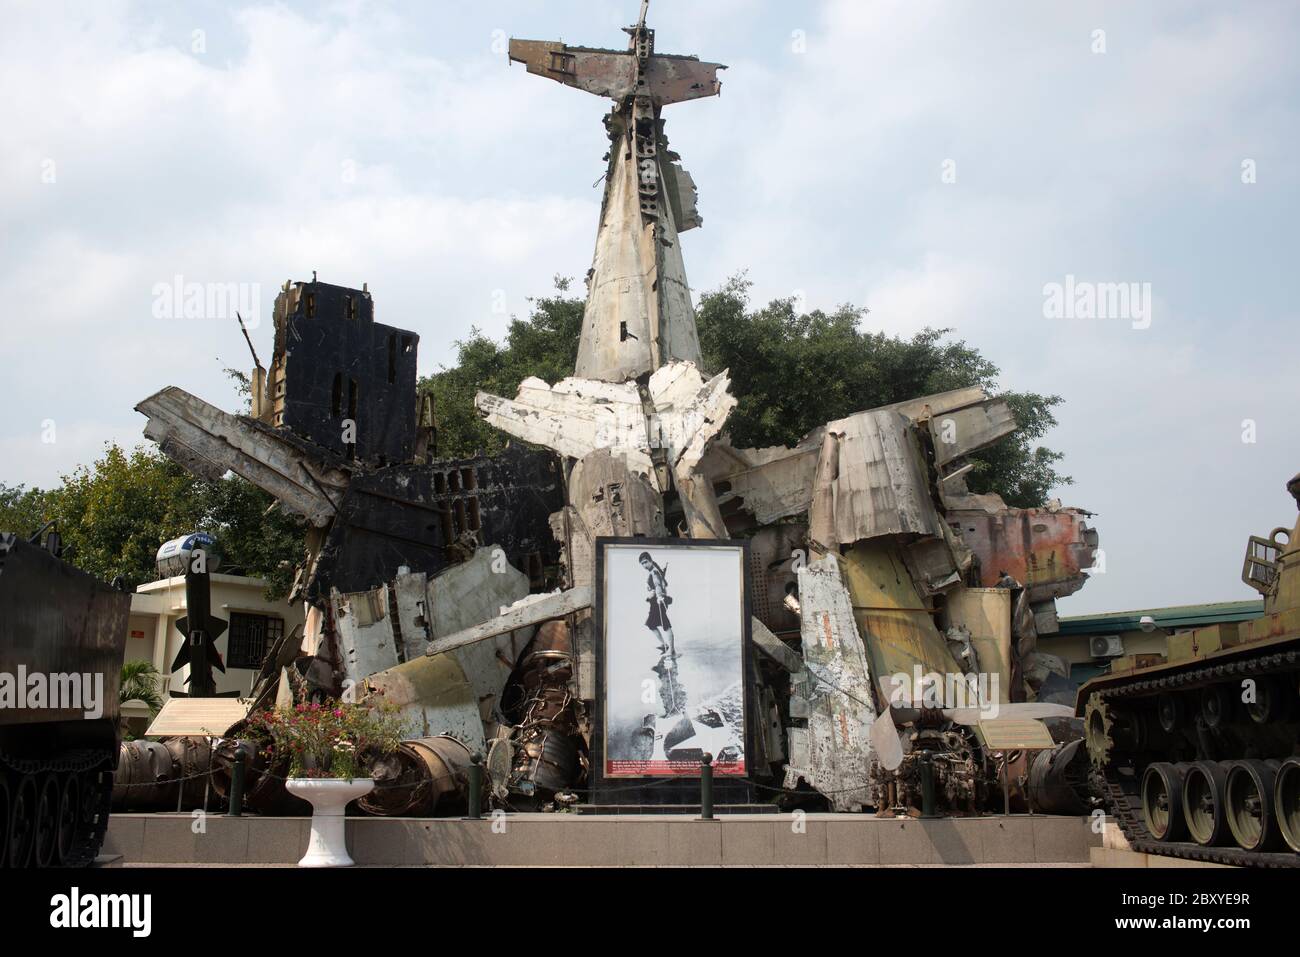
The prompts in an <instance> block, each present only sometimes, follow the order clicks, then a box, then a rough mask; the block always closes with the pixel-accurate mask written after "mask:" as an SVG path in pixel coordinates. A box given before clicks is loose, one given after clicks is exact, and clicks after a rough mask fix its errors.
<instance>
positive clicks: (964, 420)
mask: <svg viewBox="0 0 1300 957" xmlns="http://www.w3.org/2000/svg"><path fill="white" fill-rule="evenodd" d="M1016 428H1017V425H1016V417H1015V413H1013V412H1012V411H1011V406H1010V405H1008V404H1007V401H1006V400H1005V399H988V400H986V401H984V402H980V403H979V404H977V405H972V406H968V407H966V408H963V409H954V410H951V411H947V412H943V413H939V414H936V415H933V417H932V418H931V419H930V436H931V439H932V442H933V446H934V463H935V465H937V466H939V467H943V466H945V465H947V464H948V463H949V462H951V461H953V460H954V459H958V458H961V457H962V456H963V455H969V454H970V453H971V452H975V451H977V450H979V449H982V448H986V447H987V446H990V445H992V444H993V443H994V442H996V441H998V439H1001V438H1004V437H1005V436H1008V435H1010V434H1011V433H1012V432H1014V431H1016Z"/></svg>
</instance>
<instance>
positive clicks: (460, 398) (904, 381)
mask: <svg viewBox="0 0 1300 957" xmlns="http://www.w3.org/2000/svg"><path fill="white" fill-rule="evenodd" d="M749 290H750V283H749V281H748V280H747V279H746V278H745V277H744V276H743V275H742V276H737V277H733V278H732V279H731V280H729V281H728V282H727V283H725V284H724V285H723V286H722V287H721V288H720V289H717V290H715V291H713V292H709V293H707V294H705V295H704V296H703V297H702V299H701V300H700V307H699V310H698V316H697V321H698V325H699V332H700V347H701V350H702V353H703V359H704V365H705V368H706V369H707V370H709V371H713V372H716V371H720V370H722V369H729V370H730V372H731V391H732V393H733V394H734V395H735V396H736V398H737V399H738V400H739V404H738V405H737V407H736V410H735V411H734V412H733V413H732V415H731V418H730V419H729V422H728V432H729V434H730V437H731V441H732V443H733V444H735V445H737V446H742V447H761V446H766V445H793V444H794V443H796V442H797V441H798V440H799V439H800V438H801V437H802V436H804V435H806V434H807V433H808V432H809V431H811V430H812V429H814V428H816V427H817V426H819V425H821V424H823V423H825V422H827V421H830V420H832V419H837V418H842V417H844V416H846V415H849V414H851V413H853V412H858V411H861V410H863V409H871V408H876V407H877V406H882V405H889V404H890V403H893V402H901V401H903V400H905V399H914V398H918V397H920V396H924V395H930V394H933V393H936V392H944V391H947V390H949V389H958V388H963V387H966V386H981V387H983V388H985V389H987V390H989V391H990V392H997V386H998V381H997V380H998V368H997V366H996V365H994V364H993V363H992V362H991V361H990V360H989V359H987V358H986V357H984V356H982V355H981V354H980V353H979V352H978V351H977V350H976V349H974V348H972V347H971V346H969V345H967V344H966V343H965V342H963V341H960V340H956V341H953V340H951V339H950V338H949V330H946V329H925V330H923V331H921V332H919V333H917V334H916V335H914V336H912V337H910V338H900V337H898V336H890V335H887V334H885V333H883V332H871V331H866V330H864V326H866V325H868V324H867V323H865V322H864V316H865V315H866V310H864V309H861V308H859V307H857V306H853V305H843V306H841V307H839V308H838V309H836V310H835V311H834V312H832V313H825V312H822V311H821V310H814V311H812V312H809V313H800V312H798V311H797V310H796V308H795V302H794V300H792V299H777V300H774V301H772V302H771V303H769V304H768V305H767V306H765V307H763V308H760V309H753V308H751V305H750V301H749ZM567 293H568V283H567V282H566V281H564V280H559V279H558V278H557V283H556V291H555V294H554V295H552V296H550V297H547V298H542V299H537V300H535V301H534V302H533V309H532V313H531V314H530V315H529V316H528V317H526V318H519V317H517V316H516V317H513V318H512V319H511V321H510V325H509V327H508V329H507V331H506V337H505V340H504V341H503V342H499V343H498V342H494V341H493V340H491V339H489V338H487V337H486V336H484V335H483V334H482V333H480V332H479V331H478V330H474V331H473V333H472V334H471V335H470V337H469V338H468V339H465V340H463V341H461V342H458V343H457V344H456V345H457V361H456V365H454V366H451V367H446V368H444V369H442V370H441V371H439V372H438V373H436V374H434V375H432V376H430V377H428V378H426V379H424V380H422V382H421V388H424V389H427V390H429V391H430V392H432V393H433V395H434V400H435V408H436V410H437V417H438V426H439V432H438V454H439V455H440V456H443V457H457V456H462V455H471V454H473V453H474V452H475V451H476V450H484V451H494V450H496V449H499V448H500V447H501V445H503V444H504V441H505V437H504V436H503V435H502V434H501V433H499V432H497V431H496V430H495V429H493V428H491V427H490V426H488V425H487V424H486V423H484V422H483V421H482V419H481V418H480V417H479V415H478V413H477V412H476V411H475V409H474V393H475V391H477V390H478V389H483V390H484V391H487V392H493V393H495V394H497V395H504V396H513V395H514V394H515V392H516V390H517V389H518V387H519V383H520V382H521V381H523V379H525V378H527V377H528V376H537V377H539V378H541V379H544V380H546V381H547V382H550V383H554V382H556V381H557V380H559V379H562V378H564V377H565V376H567V375H572V374H573V364H574V360H575V359H576V357H577V350H578V336H579V333H580V331H581V329H582V307H583V303H582V300H581V299H578V298H574V297H571V296H569V295H568V294H567ZM1002 394H1003V396H1004V397H1005V398H1006V399H1007V401H1008V402H1010V404H1011V406H1012V408H1013V409H1014V410H1015V413H1016V417H1017V421H1018V422H1019V425H1020V430H1019V431H1018V432H1017V433H1015V434H1014V435H1012V436H1010V437H1008V438H1006V439H1004V440H1003V441H1002V442H1000V443H998V444H997V445H996V446H993V447H992V448H989V449H987V450H985V451H983V452H981V453H979V454H977V455H974V456H972V459H973V460H974V464H975V468H974V469H972V471H971V473H970V476H969V484H970V487H971V489H972V490H973V491H977V492H997V493H998V494H1000V495H1001V496H1002V497H1003V498H1004V499H1006V501H1007V503H1008V504H1010V505H1015V506H1021V507H1032V506H1036V505H1042V504H1044V503H1045V502H1046V501H1047V498H1048V494H1049V492H1050V491H1051V489H1052V488H1054V487H1057V486H1061V485H1067V484H1069V482H1070V479H1069V477H1068V476H1064V475H1061V474H1060V473H1059V472H1057V470H1056V468H1055V466H1056V464H1057V463H1058V462H1059V461H1060V460H1061V454H1060V453H1059V452H1055V451H1053V450H1051V449H1048V448H1045V447H1043V446H1040V445H1038V444H1037V442H1038V440H1039V439H1041V438H1042V437H1043V436H1044V435H1045V434H1046V433H1047V431H1048V430H1049V429H1051V428H1052V426H1054V425H1055V424H1056V419H1055V417H1054V415H1053V412H1052V410H1053V409H1054V408H1055V407H1056V406H1057V405H1058V404H1059V403H1060V402H1061V398H1060V397H1059V396H1055V395H1039V394H1037V393H1032V392H1008V393H1002Z"/></svg>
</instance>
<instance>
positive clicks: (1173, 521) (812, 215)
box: [0, 0, 1300, 613]
mask: <svg viewBox="0 0 1300 957" xmlns="http://www.w3.org/2000/svg"><path fill="white" fill-rule="evenodd" d="M633 7H635V4H631V5H629V4H628V3H626V2H607V3H603V4H600V5H598V6H593V5H592V4H591V3H588V2H583V3H577V2H556V3H548V4H546V5H545V6H544V7H543V6H538V5H535V4H528V3H522V2H517V3H512V4H506V5H502V6H493V7H491V8H488V7H486V6H485V5H480V6H479V7H472V6H471V7H465V6H460V7H452V8H443V9H439V10H433V9H425V8H424V7H421V6H418V5H412V6H401V7H398V6H389V5H380V4H372V3H366V2H360V0H357V2H346V3H330V4H322V5H318V6H316V7H314V8H313V7H309V6H307V5H301V6H299V5H293V6H286V5H283V4H263V3H249V4H245V5H241V6H239V7H237V8H233V9H229V10H228V9H225V8H221V7H215V6H213V7H207V6H201V7H194V8H186V9H183V10H182V9H179V8H174V7H172V6H167V5H157V6H152V5H142V4H128V3H125V2H103V3H97V4H93V5H84V4H71V3H68V4H61V3H39V4H38V3H30V4H24V5H22V7H21V15H17V16H14V17H11V18H10V21H9V22H7V23H6V30H5V32H4V34H3V36H0V86H3V88H4V89H6V90H16V91H20V92H21V95H19V96H10V97H6V98H5V99H4V100H3V102H0V124H2V125H3V128H4V129H5V130H6V137H5V140H4V142H3V143H0V217H3V229H0V293H3V297H4V299H3V301H4V302H5V304H6V310H7V314H6V319H5V333H6V334H5V336H4V337H0V363H3V365H4V367H5V369H6V370H7V371H6V386H7V389H6V394H7V396H12V398H11V399H8V401H7V405H6V411H5V415H4V419H3V420H2V421H0V454H3V457H4V458H3V462H4V468H3V470H0V480H3V481H6V482H14V481H27V482H36V483H48V482H51V481H53V480H54V479H55V477H56V476H57V474H58V472H59V471H60V470H62V471H67V470H69V469H70V468H71V467H72V466H74V465H76V464H78V463H79V462H84V461H89V460H90V459H91V458H93V456H94V455H95V454H96V453H97V452H98V450H99V448H100V446H101V444H102V441H103V440H104V439H105V438H114V439H117V440H119V441H123V442H126V443H128V444H132V443H135V442H136V441H139V440H140V429H141V425H142V421H141V419H140V417H139V416H138V415H136V414H135V413H133V412H132V411H131V409H132V406H133V405H134V404H135V403H136V402H137V401H139V399H141V398H143V397H144V396H145V395H148V394H150V393H152V392H153V391H155V390H156V389H157V388H160V387H161V386H163V385H166V384H173V383H174V384H178V385H181V386H183V387H185V388H188V389H190V390H191V391H194V392H196V393H197V394H199V395H202V396H204V397H205V398H208V399H209V400H211V401H214V402H217V403H218V404H221V405H225V406H227V407H229V406H232V405H233V404H234V401H235V400H234V393H233V389H232V387H231V385H230V383H229V382H228V381H227V380H226V379H225V377H224V376H223V374H222V372H221V369H222V366H225V365H234V366H239V367H243V366H246V365H247V364H248V363H249V359H248V357H247V355H246V348H245V346H244V343H243V340H242V338H241V337H240V336H239V335H238V331H237V329H236V328H235V327H234V325H233V323H230V322H228V321H224V320H160V319H155V318H154V317H153V315H152V311H151V306H152V290H153V288H154V286H155V285H156V284H157V283H159V282H169V281H171V280H172V278H173V277H174V276H176V275H182V276H184V277H185V278H186V279H187V280H192V281H197V282H211V283H229V282H233V283H242V284H249V285H256V286H257V287H259V288H260V290H261V294H262V297H263V298H262V301H263V308H262V313H263V315H267V314H269V310H270V301H271V299H272V298H273V296H274V294H275V291H276V289H277V288H278V286H279V284H280V283H282V282H283V281H284V280H285V279H288V278H294V279H302V278H306V277H307V276H308V275H309V274H310V271H311V270H313V269H314V270H317V271H318V273H319V275H320V277H321V278H322V279H325V280H328V281H334V282H339V283H344V284H351V285H360V284H361V283H362V282H367V283H369V286H370V289H371V291H372V293H373V294H374V296H375V301H376V307H377V312H378V316H379V318H380V319H381V321H385V322H389V323H392V324H395V325H399V326H404V327H408V328H412V329H414V330H416V331H417V332H419V333H420V335H421V353H420V362H421V369H422V371H423V372H429V371H432V370H433V369H434V368H436V367H437V365H438V364H439V363H441V362H446V361H449V360H450V359H451V358H452V357H453V355H454V342H455V340H456V339H458V338H462V337H463V336H465V335H466V334H467V333H468V332H469V330H470V328H471V327H473V326H478V327H480V328H482V329H483V330H484V331H486V332H488V333H489V334H500V333H501V332H502V331H503V330H504V327H505V323H506V321H507V319H508V314H509V313H510V312H519V313H522V312H525V311H526V309H527V302H526V297H528V296H533V295H538V294H543V293H545V292H547V291H548V290H549V288H550V281H551V277H552V275H553V274H555V273H561V274H564V275H569V276H575V277H580V276H581V275H582V274H583V273H584V272H585V271H586V269H587V266H588V265H589V263H590V258H591V250H592V240H593V235H594V229H595V222H596V216H597V213H598V206H599V200H600V192H599V189H598V188H593V184H594V183H596V181H597V180H598V178H599V177H600V175H601V173H602V172H603V170H604V163H603V161H602V154H603V153H604V151H605V149H606V141H605V138H604V133H603V130H602V129H601V127H600V117H601V115H602V114H603V112H604V111H605V110H606V109H607V104H605V103H604V102H602V101H600V100H598V99H596V98H594V97H590V96H584V95H583V94H581V93H578V92H576V91H573V90H568V89H564V88H563V87H561V86H559V85H557V84H552V83H547V82H544V81H542V80H541V79H539V78H536V77H531V76H527V75H526V74H525V73H524V72H523V70H522V69H521V68H519V67H518V66H515V67H514V68H509V69H508V68H506V65H505V62H504V56H502V55H501V52H500V50H499V41H500V39H501V37H502V36H503V35H504V34H511V35H516V36H527V37H536V38H546V37H552V36H558V37H563V38H564V39H566V40H567V41H568V42H574V43H582V44H587V45H597V46H617V45H621V43H622V42H623V40H624V38H623V36H622V34H621V33H618V32H617V31H618V27H620V26H622V25H623V24H625V23H626V22H628V21H629V19H630V18H631V16H633V15H634V13H635V11H634V10H633V9H632V8H633ZM652 16H653V18H654V23H655V25H656V27H657V28H658V34H657V41H658V46H659V48H660V49H661V50H663V51H667V52H674V53H697V54H699V55H701V56H702V57H703V58H705V59H712V60H717V61H720V62H723V63H727V64H728V65H729V69H728V70H727V72H726V73H724V74H723V84H724V86H723V95H722V97H721V98H719V99H717V100H702V101H697V102H693V103H684V104H679V105H674V106H671V107H669V108H668V109H667V110H666V111H665V116H666V120H667V126H666V129H667V133H668V135H669V137H670V139H671V142H672V146H673V148H674V149H676V150H678V151H679V152H681V154H682V156H683V160H684V163H685V165H686V167H687V168H688V169H690V170H691V172H692V173H693V175H694V177H695V180H696V182H697V183H698V184H699V187H700V193H701V199H700V209H701V212H702V214H703V216H704V220H705V226H704V228H703V229H701V230H698V231H692V232H690V233H687V234H686V235H685V236H684V237H683V251H684V253H685V257H686V267H687V274H688V276H689V277H690V279H691V281H692V283H693V284H694V286H695V288H696V290H697V291H698V290H702V289H707V288H713V287H716V286H717V285H718V284H719V283H721V282H722V281H723V280H724V279H725V278H726V277H727V276H728V275H730V274H732V273H734V272H735V271H737V270H740V269H746V268H747V269H748V270H749V275H750V278H751V279H753V281H754V283H755V289H754V293H755V298H756V299H757V300H759V301H762V300H765V299H767V298H770V297H775V296H789V295H791V294H792V293H793V292H794V291H795V290H799V291H800V292H801V293H802V294H803V296H804V297H805V299H806V301H807V302H808V304H809V305H810V306H811V307H820V308H827V309H831V308H834V307H835V306H836V305H838V304H840V303H843V302H853V303H856V304H859V305H865V306H868V307H869V308H870V309H871V312H870V313H869V314H868V315H867V317H866V319H865V320H864V322H865V324H866V325H867V326H868V327H869V328H872V329H878V328H883V329H885V330H887V331H890V332H894V333H898V334H903V335H907V334H910V333H911V332H914V331H915V330H917V329H919V328H921V327H923V326H926V325H930V326H951V327H952V328H953V329H954V330H955V334H956V335H957V336H959V337H961V338H964V339H966V340H967V341H968V342H970V343H971V344H972V345H974V346H976V347H978V348H979V349H980V350H981V351H982V352H983V353H984V354H985V355H987V356H988V357H989V358H990V359H992V360H993V361H994V362H996V363H997V364H998V365H999V366H1000V367H1001V368H1002V370H1003V377H1002V381H1003V385H1004V386H1005V387H1007V388H1014V389H1019V390H1033V391H1038V392H1045V393H1058V394H1061V395H1063V396H1064V397H1065V399H1066V402H1065V404H1064V406H1062V407H1061V409H1060V410H1059V415H1060V420H1061V424H1060V427H1059V428H1058V429H1057V430H1055V432H1054V433H1053V434H1052V435H1050V436H1049V437H1048V439H1047V444H1049V445H1051V446H1052V447H1053V448H1057V449H1060V450H1062V451H1064V452H1065V453H1066V461H1065V463H1064V469H1065V471H1066V472H1068V473H1070V474H1072V475H1073V476H1074V477H1075V479H1076V484H1075V485H1074V486H1072V487H1070V488H1068V489H1063V490H1058V491H1059V492H1060V494H1061V495H1062V497H1063V498H1064V499H1065V500H1066V501H1067V502H1077V503H1078V504H1081V505H1084V506H1087V507H1090V508H1094V509H1096V510H1098V511H1099V512H1100V513H1101V514H1100V515H1099V519H1098V524H1099V527H1100V530H1101V535H1102V541H1103V544H1104V545H1105V547H1106V549H1107V556H1108V568H1109V571H1108V574H1107V575H1106V576H1101V577H1099V578H1098V580H1097V581H1094V582H1093V583H1091V584H1090V585H1089V586H1088V588H1086V589H1084V590H1083V591H1082V592H1081V593H1080V594H1079V595H1078V596H1076V597H1073V598H1071V599H1068V600H1067V601H1066V602H1064V603H1063V606H1062V610H1063V612H1065V613H1070V612H1072V611H1082V610H1090V609H1095V610H1105V609H1115V608H1119V607H1126V606H1127V607H1141V606H1151V605H1159V604H1164V603H1176V602H1189V601H1199V600H1206V599H1212V598H1232V597H1242V595H1241V594H1240V593H1241V591H1242V588H1243V587H1244V586H1240V585H1239V584H1238V583H1236V578H1237V573H1238V571H1239V565H1240V552H1241V548H1242V547H1243V544H1244V536H1245V535H1247V534H1248V533H1250V532H1252V531H1254V532H1259V531H1267V530H1268V529H1270V528H1272V527H1273V526H1275V525H1277V524H1279V523H1281V522H1284V521H1289V518H1288V516H1293V515H1294V512H1293V510H1292V505H1291V503H1290V500H1289V499H1288V498H1287V497H1286V496H1285V493H1284V491H1283V490H1282V485H1283V482H1284V481H1285V479H1286V478H1287V477H1288V476H1289V475H1290V474H1292V473H1293V472H1294V470H1295V467H1296V464H1295V462H1294V459H1293V453H1294V449H1295V448H1297V447H1300V441H1298V440H1300V425H1297V424H1294V423H1293V417H1291V416H1288V415H1286V414H1285V410H1286V409H1287V408H1289V407H1290V405H1291V404H1293V396H1292V395H1291V394H1290V392H1293V391H1294V390H1293V388H1290V381H1289V379H1288V377H1287V375H1286V368H1285V365H1286V363H1285V361H1284V359H1283V357H1287V356H1293V355H1295V354H1297V352H1298V351H1300V323H1297V322H1296V321H1295V320H1296V315H1295V307H1294V295H1293V291H1292V289H1291V281H1290V278H1289V275H1290V273H1291V272H1292V271H1293V270H1292V268H1291V266H1292V264H1291V263H1290V256H1291V255H1292V253H1291V250H1292V248H1293V246H1294V243H1293V241H1292V236H1291V233H1292V231H1293V230H1292V226H1293V223H1294V221H1295V220H1296V218H1297V216H1298V215H1300V209H1297V197H1298V196H1300V190H1298V189H1297V188H1296V186H1297V182H1296V180H1297V175H1298V174H1297V171H1296V168H1295V164H1294V163H1291V162H1289V159H1288V158H1289V157H1290V155H1291V154H1292V153H1294V151H1295V148H1296V145H1297V142H1300V110H1298V109H1297V107H1296V104H1295V102H1294V97H1293V95H1292V94H1293V91H1294V89H1295V88H1296V86H1297V82H1300V76H1298V75H1297V74H1300V66H1297V63H1296V62H1295V59H1294V56H1293V53H1292V49H1291V48H1292V46H1293V42H1292V38H1293V37H1294V35H1295V30H1296V26H1297V19H1300V17H1298V15H1297V13H1296V11H1295V9H1294V7H1293V6H1292V5H1290V4H1287V3H1284V2H1261V3H1258V4H1254V5H1252V7H1251V10H1250V12H1249V14H1246V15H1239V14H1234V15H1233V16H1227V15H1225V14H1223V13H1221V12H1220V9H1219V7H1218V6H1217V5H1216V4H1213V3H1208V2H1199V0H1196V2H1185V3H1178V4H1159V5H1134V4H1121V3H1110V2H1107V3H1095V4H1089V5H1086V6H1079V5H1057V4H1038V3H1027V2H991V3H981V4H952V3H950V4H933V3H914V2H902V0H883V2H873V3H870V4H866V3H861V2H856V0H830V2H825V3H820V4H812V5H799V6H794V5H789V4H776V3H744V2H741V0H726V2H725V3H721V2H720V3H717V4H709V5H705V6H704V7H701V6H700V5H699V4H687V3H684V2H678V0H672V2H669V0H664V2H656V4H655V5H654V8H653V12H652ZM196 29H201V30H203V31H204V32H203V40H204V49H203V51H202V52H195V50H194V30H196ZM1098 29H1104V30H1105V39H1106V52H1105V53H1104V54H1096V53H1093V52H1092V45H1093V43H1094V39H1093V36H1094V31H1095V30H1098ZM796 31H799V32H798V33H796ZM796 40H798V41H799V42H795V41H796ZM494 43H496V44H497V45H498V48H497V49H495V50H494V48H493V44H494ZM1248 158H1249V159H1253V160H1255V161H1256V163H1257V166H1258V182H1257V183H1255V184H1250V185H1248V184H1245V183H1243V182H1242V181H1241V163H1242V161H1243V160H1244V159H1248ZM949 160H951V161H952V167H951V168H952V169H954V170H955V173H956V177H955V182H945V181H944V180H943V178H942V174H943V172H944V169H945V162H946V161H949ZM51 163H52V164H53V165H52V166H51V165H50V164H51ZM51 172H53V174H54V182H46V181H45V180H46V179H48V178H49V174H50V173H51ZM1067 274H1070V275H1074V276H1076V277H1077V278H1079V279H1081V280H1085V281H1093V282H1117V281H1125V282H1139V283H1148V282H1149V283H1150V284H1151V288H1152V292H1153V297H1154V304H1155V306H1154V308H1155V311H1154V316H1153V322H1152V325H1151V328H1150V329H1147V330H1134V329H1133V328H1132V327H1131V324H1130V323H1128V322H1126V321H1123V320H1095V321H1087V320H1077V321H1067V320H1050V319H1047V318H1045V317H1044V315H1043V293H1042V289H1043V286H1044V284H1045V283H1049V282H1060V281H1063V279H1064V277H1065V276H1066V275H1067ZM498 291H500V292H501V293H502V294H504V300H505V302H506V304H507V310H506V312H504V313H503V312H501V311H496V310H494V304H495V303H497V302H499V301H501V296H500V295H498V294H497V293H498ZM258 335H259V348H260V349H261V350H262V352H263V357H264V358H265V355H266V353H268V352H269V343H268V342H267V338H268V332H267V330H266V328H265V327H264V328H263V329H261V330H259V332H258ZM1289 388H1290V392H1289V391H1288V390H1289ZM47 418H53V419H54V420H55V421H56V422H58V423H59V441H58V443H57V444H56V445H55V446H54V447H46V446H43V445H40V443H39V427H40V423H41V422H42V421H43V420H45V419H47ZM1248 418H1249V419H1253V420H1254V421H1255V422H1256V423H1257V426H1258V430H1257V432H1258V435H1257V438H1258V441H1257V442H1255V443H1243V442H1242V441H1241V434H1242V431H1243V430H1242V425H1241V423H1242V421H1243V420H1245V419H1248ZM1246 597H1249V595H1247V596H1246Z"/></svg>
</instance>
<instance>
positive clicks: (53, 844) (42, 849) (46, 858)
mask: <svg viewBox="0 0 1300 957" xmlns="http://www.w3.org/2000/svg"><path fill="white" fill-rule="evenodd" d="M58 844H59V778H58V776H57V775H54V774H46V775H44V776H43V777H42V778H41V786H40V798H39V799H38V800H37V802H36V860H35V862H34V863H35V864H36V866H37V867H52V866H53V865H54V854H55V849H56V848H57V847H58Z"/></svg>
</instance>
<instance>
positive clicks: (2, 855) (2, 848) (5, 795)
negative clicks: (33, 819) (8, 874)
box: [0, 771, 12, 868]
mask: <svg viewBox="0 0 1300 957" xmlns="http://www.w3.org/2000/svg"><path fill="white" fill-rule="evenodd" d="M11 808H12V802H11V801H10V798H9V782H8V780H6V778H5V773H4V771H0V868H5V867H8V866H9V812H10V810H11Z"/></svg>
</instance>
